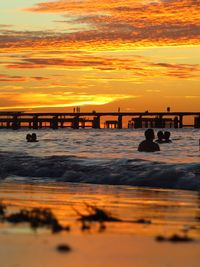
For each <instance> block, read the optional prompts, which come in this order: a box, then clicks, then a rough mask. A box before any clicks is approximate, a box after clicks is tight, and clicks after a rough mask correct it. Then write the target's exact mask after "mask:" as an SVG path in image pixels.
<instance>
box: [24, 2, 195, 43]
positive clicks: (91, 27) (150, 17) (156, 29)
mask: <svg viewBox="0 0 200 267" xmlns="http://www.w3.org/2000/svg"><path fill="white" fill-rule="evenodd" d="M199 8H200V2H199V1H193V0H171V1H142V0H140V1H132V0H126V1H125V0H115V1H114V0H102V1H99V0H85V1H75V0H72V1H64V0H57V1H51V2H43V3H39V4H36V5H35V6H33V7H30V8H26V9H25V11H28V12H39V13H58V14H61V15H62V16H64V17H66V18H69V17H70V18H71V23H72V24H73V25H74V24H76V23H78V24H87V25H88V29H87V31H80V32H75V33H71V34H69V35H65V37H64V36H63V39H66V41H70V40H71V41H72V40H78V41H79V42H83V44H84V42H113V43H115V41H117V43H118V44H120V42H121V43H123V42H129V43H130V44H137V43H138V44H141V45H151V44H158V45H163V44H164V45H168V44H170V45H177V44H199V39H200V12H199ZM61 22H62V23H64V22H63V21H61ZM66 23H67V24H69V23H70V22H69V19H68V20H67V21H66Z"/></svg>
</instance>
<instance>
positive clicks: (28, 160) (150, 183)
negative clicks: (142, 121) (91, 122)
mask: <svg viewBox="0 0 200 267" xmlns="http://www.w3.org/2000/svg"><path fill="white" fill-rule="evenodd" d="M0 162H1V164H0V179H15V178H16V177H26V179H29V180H30V181H31V180H35V179H41V180H42V181H56V182H74V183H91V184H108V185H131V186H142V187H153V188H171V189H186V190H195V191H200V163H184V164H181V163H177V164H169V163H161V162H156V161H148V160H142V159H130V158H129V159H128V158H121V159H102V158H93V159H91V158H90V159H89V158H83V157H76V156H49V157H36V156H30V155H28V154H23V153H21V154H20V153H11V152H1V153H0Z"/></svg>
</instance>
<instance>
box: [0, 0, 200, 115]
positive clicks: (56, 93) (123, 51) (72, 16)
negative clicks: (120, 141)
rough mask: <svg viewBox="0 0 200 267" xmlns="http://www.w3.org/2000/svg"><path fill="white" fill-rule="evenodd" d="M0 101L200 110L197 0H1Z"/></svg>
mask: <svg viewBox="0 0 200 267" xmlns="http://www.w3.org/2000/svg"><path fill="white" fill-rule="evenodd" d="M0 57H1V60H0V109H1V110H23V111H24V110H28V111H33V112H34V111H62V112H65V111H70V110H73V107H75V106H80V108H81V111H91V110H96V111H117V110H118V107H120V109H121V111H133V112H134V111H136V112H137V111H144V110H149V111H166V108H167V107H171V111H199V102H200V0H51V1H50V0H46V1H45V0H28V1H27V0H7V1H5V0H0Z"/></svg>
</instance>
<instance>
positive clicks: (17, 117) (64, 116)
mask: <svg viewBox="0 0 200 267" xmlns="http://www.w3.org/2000/svg"><path fill="white" fill-rule="evenodd" d="M185 117H190V118H192V120H190V121H193V123H192V124H184V118H185ZM125 122H127V123H125ZM24 127H27V128H30V129H41V128H50V129H55V130H56V129H59V128H66V127H69V128H72V129H79V128H94V129H100V128H117V129H122V128H184V127H193V128H200V112H169V111H168V112H147V111H146V112H120V111H118V112H96V111H92V112H66V113H29V112H22V111H19V112H15V111H12V112H0V129H3V128H7V129H13V130H17V129H20V128H24Z"/></svg>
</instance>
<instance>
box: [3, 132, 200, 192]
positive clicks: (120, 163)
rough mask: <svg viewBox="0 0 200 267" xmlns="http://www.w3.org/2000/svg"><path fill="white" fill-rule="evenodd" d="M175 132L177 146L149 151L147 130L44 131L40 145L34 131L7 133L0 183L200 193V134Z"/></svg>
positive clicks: (161, 147)
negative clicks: (142, 148) (141, 148)
mask: <svg viewBox="0 0 200 267" xmlns="http://www.w3.org/2000/svg"><path fill="white" fill-rule="evenodd" d="M165 130H166V129H165ZM157 131H158V130H157V129H156V131H155V132H157ZM170 131H171V139H172V141H173V142H172V143H169V144H160V149H161V151H159V152H154V153H143V152H138V151H137V147H138V144H139V143H140V142H141V141H142V140H143V139H144V129H140V130H136V129H79V130H73V129H63V130H60V129H59V130H49V129H42V130H38V131H35V133H36V134H37V137H38V140H39V142H36V143H27V142H26V134H27V133H32V132H33V131H30V130H17V131H12V130H1V131H0V143H1V147H0V161H1V164H0V179H1V180H2V181H23V182H37V181H39V182H56V183H59V182H62V183H63V182H64V183H67V182H70V183H89V184H104V185H122V186H123V185H128V186H136V187H147V188H161V189H186V190H193V191H199V190H200V160H199V159H200V146H199V138H200V130H198V129H170Z"/></svg>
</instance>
